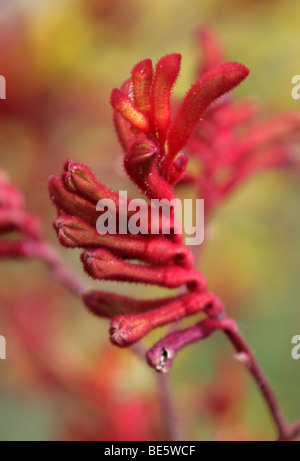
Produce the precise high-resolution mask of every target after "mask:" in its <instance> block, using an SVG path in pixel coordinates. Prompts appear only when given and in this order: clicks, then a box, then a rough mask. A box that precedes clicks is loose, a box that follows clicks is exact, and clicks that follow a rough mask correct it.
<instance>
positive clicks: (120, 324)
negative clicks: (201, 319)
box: [110, 293, 223, 347]
mask: <svg viewBox="0 0 300 461" xmlns="http://www.w3.org/2000/svg"><path fill="white" fill-rule="evenodd" d="M207 308H208V309H210V310H211V311H214V313H215V314H217V315H220V314H221V313H222V312H223V306H222V303H221V302H220V301H219V300H218V299H217V298H216V297H215V296H214V295H211V294H209V293H205V294H200V293H188V294H185V295H182V296H178V297H177V298H175V299H172V300H171V301H170V302H168V301H167V300H164V304H163V303H162V305H161V306H160V307H157V308H156V309H154V310H151V311H149V312H146V313H141V314H138V315H119V316H118V317H115V318H114V319H113V320H112V322H111V329H110V334H111V341H112V342H113V343H114V344H116V345H117V346H120V347H127V346H130V345H132V344H134V343H136V342H138V341H140V340H141V339H142V338H143V337H144V336H145V335H146V334H148V333H149V332H150V331H151V330H153V329H154V328H157V327H161V326H163V325H167V324H168V323H172V322H175V321H178V320H180V319H183V318H184V317H188V316H190V315H194V314H196V313H198V312H200V311H202V310H206V309H207Z"/></svg>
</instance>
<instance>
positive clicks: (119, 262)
mask: <svg viewBox="0 0 300 461" xmlns="http://www.w3.org/2000/svg"><path fill="white" fill-rule="evenodd" d="M180 62H181V56H180V55H179V54H170V55H167V56H165V57H163V58H162V59H160V60H159V62H158V63H157V65H156V67H155V69H153V65H152V62H151V60H150V59H146V60H144V61H141V62H139V63H138V64H137V65H136V66H135V67H134V69H133V70H132V74H131V77H130V78H129V79H128V80H127V81H126V82H125V83H124V84H123V86H122V88H121V89H120V90H119V89H114V90H113V91H112V95H111V104H112V107H113V109H114V122H115V127H116V130H117V133H118V136H119V140H120V142H121V144H122V146H123V149H124V152H125V155H124V168H125V171H126V172H127V174H128V176H129V177H130V179H131V180H132V181H133V182H134V183H135V184H136V185H137V186H138V187H139V188H140V190H141V191H142V192H143V194H144V195H145V196H146V197H147V198H148V199H158V200H163V199H165V200H168V201H169V202H171V201H172V200H173V199H175V195H174V191H173V189H174V186H175V184H176V183H178V182H179V181H181V180H182V178H183V177H184V175H185V173H186V168H187V163H188V156H187V155H186V154H185V153H183V152H181V150H182V148H183V147H184V146H185V145H186V144H187V142H188V141H189V139H190V137H191V135H192V134H193V133H194V130H195V128H196V126H197V125H198V123H199V120H200V118H201V117H202V114H203V112H204V111H205V110H206V109H207V107H208V106H209V105H210V104H211V103H212V102H213V101H215V100H216V99H217V98H219V97H221V96H222V95H224V94H225V93H227V92H228V91H230V90H232V89H233V88H234V87H235V86H237V85H238V84H239V83H240V82H241V81H242V80H244V79H245V77H246V76H247V75H248V73H249V72H248V69H247V68H246V67H244V66H243V65H241V64H238V63H225V64H222V65H220V66H218V67H216V68H215V69H213V70H211V71H210V72H208V73H206V74H204V75H203V76H201V77H200V78H199V79H198V80H197V81H196V83H195V84H194V85H193V86H192V87H191V89H190V90H189V91H188V93H187V94H186V96H185V98H184V100H183V101H182V103H181V105H180V107H179V109H178V111H177V115H176V117H175V118H174V120H173V121H172V113H171V102H170V93H171V90H172V88H173V85H174V83H175V81H176V79H177V76H178V74H179V70H180ZM49 190H50V196H51V199H52V201H53V202H54V204H55V206H56V209H57V214H58V216H57V219H56V220H55V221H54V228H55V230H56V232H57V234H58V238H59V241H60V243H61V244H62V245H63V246H65V247H69V248H82V249H84V252H83V253H82V256H81V260H82V263H83V266H84V269H85V271H86V272H87V273H88V274H89V275H90V276H91V277H92V278H94V279H96V280H110V281H121V282H129V283H141V284H151V285H155V286H159V287H166V288H181V293H180V294H177V295H175V296H172V297H168V298H160V299H155V300H137V299H133V298H129V297H125V296H122V295H118V294H111V293H106V292H103V291H96V290H95V291H91V292H87V293H85V294H83V299H84V302H85V304H86V306H87V307H88V308H89V310H90V311H92V312H93V313H94V314H96V315H98V316H102V317H107V318H112V320H111V328H110V334H111V341H112V342H113V343H114V344H116V345H118V346H120V347H126V346H130V345H132V344H134V343H136V342H137V341H139V340H141V339H142V338H143V337H144V336H145V335H146V334H148V333H149V332H150V331H151V330H153V329H154V328H157V327H160V326H163V325H166V324H169V323H172V322H175V321H178V320H180V319H182V318H184V317H187V316H190V315H194V314H196V313H199V312H200V311H204V312H205V313H206V314H207V315H208V316H209V317H210V319H208V320H207V321H204V323H202V322H200V324H197V326H196V327H194V330H195V331H196V330H197V331H198V332H199V331H200V330H201V335H202V336H201V335H200V336H201V337H207V336H209V335H210V334H211V333H212V332H213V331H215V330H216V329H220V328H225V327H224V326H223V324H222V320H218V318H219V317H220V316H222V314H223V306H222V303H221V302H220V301H219V300H218V298H216V297H215V296H214V295H213V294H210V293H208V292H207V286H206V280H205V278H204V276H203V275H202V274H201V273H200V272H198V271H197V270H196V269H195V266H194V260H193V255H192V253H191V251H190V249H189V248H188V247H187V246H186V245H184V243H183V236H182V235H178V234H177V233H175V232H170V234H169V235H165V234H163V233H162V232H158V234H156V235H154V234H153V233H151V229H150V232H149V233H148V234H143V233H141V234H138V235H133V234H130V233H129V234H126V235H123V234H122V233H121V232H118V230H120V229H121V228H124V222H122V221H124V220H128V213H122V210H124V209H125V208H126V207H127V205H128V204H127V203H126V201H125V199H124V200H122V201H121V199H120V197H119V195H118V194H117V193H116V192H114V191H112V190H110V189H108V188H107V187H105V186H104V185H103V184H101V183H100V182H98V181H97V179H96V178H95V176H94V174H93V173H92V172H91V171H90V169H89V168H88V167H86V166H84V165H81V164H79V163H76V162H74V161H71V160H69V161H67V162H66V163H65V165H64V169H63V173H62V176H61V178H57V177H51V178H50V180H49ZM103 199H109V200H112V201H113V203H114V204H115V207H116V209H117V210H118V211H119V213H118V220H119V222H118V226H117V232H116V233H114V234H109V233H107V234H105V235H100V234H99V233H98V232H97V230H96V223H97V220H98V218H99V216H101V213H102V212H101V211H98V208H97V203H98V202H99V200H103ZM149 206H150V205H149ZM126 211H127V210H126ZM160 218H161V220H163V217H160ZM160 218H159V219H160ZM171 219H173V221H172V223H171V225H173V226H175V218H174V215H173V216H172V218H171ZM126 224H127V222H125V226H126ZM161 224H162V223H161V221H160V223H159V225H158V227H159V229H160V230H161ZM183 288H184V289H183ZM194 330H193V328H192V329H191V330H188V331H187V330H179V331H178V332H176V334H175V335H171V336H170V337H167V339H166V340H167V342H168V344H169V343H170V344H169V346H168V349H166V348H165V347H164V346H161V342H160V343H159V344H158V345H157V348H155V349H151V351H150V352H149V354H148V362H149V363H150V365H152V366H154V367H155V368H156V369H157V370H158V371H167V370H168V369H169V366H167V364H166V363H165V362H166V361H164V357H165V354H166V352H165V351H166V350H171V349H172V351H173V355H172V358H173V356H174V352H175V351H177V350H179V349H180V348H181V347H183V346H184V345H186V344H188V343H189V342H192V341H193V340H196V339H193V338H196V337H197V334H196V335H195V334H194ZM187 336H188V338H187ZM200 336H199V334H198V339H199V338H200ZM172 344H173V346H172ZM154 347H155V346H154ZM153 350H155V351H157V350H159V354H157V353H153ZM169 358H170V357H169V356H168V359H169ZM169 363H170V360H169V361H168V365H169ZM163 365H166V366H163Z"/></svg>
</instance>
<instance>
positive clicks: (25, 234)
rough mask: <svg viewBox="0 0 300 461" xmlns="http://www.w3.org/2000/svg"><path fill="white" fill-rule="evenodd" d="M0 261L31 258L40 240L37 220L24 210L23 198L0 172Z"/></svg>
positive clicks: (0, 171) (2, 172)
mask: <svg viewBox="0 0 300 461" xmlns="http://www.w3.org/2000/svg"><path fill="white" fill-rule="evenodd" d="M0 236H1V238H0V259H5V258H26V257H29V256H32V252H33V248H34V246H35V244H36V243H37V242H39V241H40V238H41V228H40V223H39V221H38V219H37V218H36V217H35V216H33V215H31V214H29V213H28V212H27V210H26V208H25V203H24V197H23V194H22V193H21V192H20V190H19V189H18V188H17V187H16V186H14V185H12V184H11V183H10V182H9V180H8V177H7V175H6V174H5V173H4V171H2V170H0Z"/></svg>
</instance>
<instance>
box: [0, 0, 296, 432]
mask: <svg viewBox="0 0 300 461" xmlns="http://www.w3.org/2000/svg"><path fill="white" fill-rule="evenodd" d="M1 3H2V2H1ZM3 3H5V7H3V9H2V5H1V12H0V25H1V27H0V74H1V75H4V76H5V77H6V80H7V100H6V101H0V167H1V168H3V169H5V170H7V171H8V172H9V173H10V176H11V178H12V180H13V182H14V183H16V184H17V185H19V186H20V187H21V188H22V190H23V191H24V193H25V195H26V197H27V203H28V206H29V209H30V211H32V212H35V213H37V214H38V215H39V216H40V217H41V218H42V219H43V220H44V222H45V225H46V229H47V232H48V234H49V238H50V239H52V240H53V242H54V241H55V237H54V232H53V231H52V228H51V221H52V218H53V212H52V208H51V205H50V200H49V198H48V193H47V178H48V176H49V175H50V174H57V173H58V172H59V171H60V169H61V164H62V162H63V160H64V159H65V158H73V159H74V160H77V161H81V162H83V163H86V164H88V165H89V166H91V167H92V168H93V170H94V171H95V173H96V175H97V177H98V178H99V179H100V180H101V181H102V182H103V183H104V184H106V185H108V186H109V187H112V188H114V189H116V190H124V187H125V189H127V188H128V182H127V180H126V179H125V178H124V174H123V171H122V167H121V162H120V155H121V148H120V146H119V145H118V143H117V139H116V136H115V133H114V129H113V125H112V121H111V109H110V107H109V95H110V91H111V89H112V88H113V87H118V86H119V85H120V83H121V82H122V81H124V80H125V78H126V77H127V76H128V72H129V71H130V69H131V68H132V67H133V65H134V64H135V63H136V62H137V61H139V60H141V59H144V58H146V57H149V58H151V59H154V60H155V59H158V58H159V57H160V56H163V55H164V54H166V53H170V52H179V53H181V54H182V55H183V66H182V72H181V77H180V79H179V81H178V84H177V85H176V88H175V93H176V94H180V95H182V94H183V93H184V91H185V90H186V88H188V87H189V84H190V83H191V82H192V81H193V80H194V75H195V70H196V69H195V53H196V48H195V43H194V40H193V34H194V31H195V28H196V27H197V26H198V25H199V24H203V23H204V24H209V25H210V26H212V27H214V28H215V29H216V30H217V31H218V33H219V34H220V36H221V38H222V40H223V41H224V43H225V47H226V50H227V53H228V58H229V59H231V60H236V61H239V62H242V63H243V64H245V65H246V66H247V67H249V68H250V70H251V74H250V77H249V78H248V80H247V82H246V83H244V84H243V85H242V86H241V88H240V89H239V90H238V91H237V94H239V95H243V96H245V95H247V97H253V98H256V99H257V100H258V101H259V102H260V103H261V105H263V106H265V107H266V110H267V111H269V112H277V111H279V110H285V109H288V108H292V109H297V108H299V110H300V102H299V101H294V100H293V99H292V98H291V89H292V85H291V78H292V76H293V75H295V74H299V52H298V49H299V43H298V35H299V20H300V4H299V2H298V1H297V0H285V1H283V0H278V1H276V2H274V1H273V2H272V1H270V0H261V1H258V0H256V1H254V0H251V1H250V0H249V1H245V0H228V1H226V2H224V1H221V0H205V1H201V2H199V1H198V0H188V2H186V1H182V0H165V1H163V2H162V1H161V0H152V1H151V2H150V1H148V0H147V1H139V0H113V1H112V0H110V1H109V0H72V1H68V0H59V1H58V0H56V1H50V0H48V1H46V0H45V1H43V2H39V1H37V0H35V1H33V0H31V1H26V2H25V1H21V0H19V1H18V0H11V1H10V2H3ZM295 154H297V153H295ZM131 191H134V189H133V188H132V190H131ZM131 191H129V193H130V192H131ZM299 210H300V181H299V171H297V170H294V171H285V172H283V171H279V172H276V173H274V172H272V173H267V174H266V173H264V174H261V175H260V176H258V177H257V178H256V179H252V180H251V181H249V183H247V184H246V185H245V186H244V187H243V188H242V189H240V190H239V191H238V192H237V193H236V194H235V195H234V196H232V198H231V199H230V201H228V202H227V203H226V204H224V205H223V207H222V209H221V210H220V211H219V212H218V213H217V215H215V216H214V218H213V220H212V221H211V223H210V224H209V227H208V229H207V234H206V241H205V245H204V248H203V259H202V262H201V269H202V270H203V272H204V273H205V274H206V276H207V279H208V281H209V286H210V290H211V291H213V292H215V293H216V294H217V295H218V296H219V297H221V298H222V299H223V300H224V302H225V304H226V306H227V309H228V311H229V313H230V314H232V315H234V316H236V317H237V318H238V320H239V322H240V326H241V329H242V331H243V333H244V334H245V336H246V338H247V339H248V341H249V343H250V344H251V345H252V346H253V349H254V351H255V353H256V355H257V357H258V358H259V360H260V362H261V364H262V366H263V368H264V369H265V370H266V373H267V375H268V377H269V379H270V381H271V382H272V384H273V385H274V388H275V391H276V392H277V394H278V396H279V398H280V400H281V402H282V404H283V407H284V409H285V411H286V413H287V416H288V417H289V418H290V419H291V420H292V419H294V418H296V417H297V416H299V414H300V400H299V379H300V363H298V362H296V361H293V360H292V358H291V348H292V346H291V339H292V337H293V336H294V335H296V334H300V309H299V307H300V306H299V298H300V288H299V283H298V279H299V278H300V251H298V248H299V249H300V231H299V223H300V212H299ZM55 244H56V243H55ZM65 256H66V255H65ZM77 256H78V255H77V254H75V252H74V253H72V254H71V256H67V257H69V263H70V264H71V265H73V266H74V268H75V270H78V272H79V273H80V274H81V273H82V271H81V268H80V266H79V265H78V263H77V260H78V257H77ZM0 271H1V274H0V308H1V310H0V334H1V335H4V336H5V337H6V338H7V347H8V351H7V357H8V358H7V360H6V361H5V362H4V361H1V362H0V372H1V379H0V438H1V439H2V440H12V439H16V440H18V439H26V440H28V439H40V440H47V439H102V440H116V439H118V438H119V440H125V439H127V440H137V439H148V440H149V439H162V438H164V432H163V429H162V427H161V421H160V413H159V408H158V402H157V393H156V376H154V375H153V372H152V371H151V370H149V369H148V368H147V367H146V366H145V365H144V364H143V363H140V362H139V361H138V359H136V358H135V357H133V356H132V355H131V354H130V352H124V351H119V350H115V349H114V348H113V347H112V346H110V345H108V337H107V336H108V335H107V324H106V322H103V321H101V320H98V319H95V318H93V317H91V316H90V315H89V314H88V313H87V312H86V311H84V310H83V309H82V306H81V305H80V303H79V302H77V301H75V300H74V299H73V298H72V297H71V296H70V295H69V294H68V293H66V292H65V290H64V289H63V288H62V287H60V286H58V285H57V284H56V283H55V282H54V281H50V282H49V281H48V279H47V272H46V270H45V269H44V268H43V266H42V265H41V264H40V263H38V262H31V263H27V262H20V263H14V262H10V263H7V262H6V263H5V264H4V263H0ZM82 277H84V275H83V273H82ZM90 283H91V286H93V282H90ZM96 285H97V284H96ZM114 288H115V287H114ZM115 289H116V290H117V289H118V288H117V287H116V288H115ZM127 289H128V292H130V287H129V288H127ZM123 292H124V288H123ZM130 293H132V292H130ZM148 293H151V295H153V288H151V290H149V289H144V288H137V289H136V292H135V294H136V295H139V294H140V295H145V296H146V295H147V294H148ZM159 335H160V332H157V333H155V334H152V336H151V339H152V340H153V339H158V337H159ZM147 342H148V341H147V340H146V343H147ZM231 352H232V351H231V350H230V348H229V346H227V345H226V344H225V340H224V339H223V338H222V337H221V335H220V337H219V336H216V337H213V338H212V339H211V340H208V341H207V342H205V343H201V344H196V345H194V346H192V347H191V348H188V349H187V350H186V351H184V352H182V354H180V355H179V357H178V360H177V361H176V363H175V365H174V369H173V371H172V373H171V377H172V387H173V393H174V397H175V402H176V405H177V409H178V414H179V415H180V418H181V423H182V426H183V428H184V433H185V437H186V438H188V439H191V440H196V439H200V440H207V439H213V440H223V439H224V440H231V439H233V440H237V439H239V440H244V439H246V440H247V439H250V440H251V439H252V440H253V439H256V440H259V439H265V438H269V437H271V434H272V428H271V427H270V422H269V419H268V415H267V414H266V412H265V410H264V406H263V403H262V402H261V400H260V397H259V396H258V394H257V390H256V389H255V388H254V387H253V386H252V383H251V382H250V381H249V380H248V378H246V377H245V374H244V370H243V369H242V368H241V367H240V365H239V364H237V363H235V362H234V361H232V359H231ZM66 365H67V366H66ZM62 371H63V372H62ZM116 414H118V418H116V417H115V415H116Z"/></svg>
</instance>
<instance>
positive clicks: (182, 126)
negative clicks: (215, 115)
mask: <svg viewBox="0 0 300 461" xmlns="http://www.w3.org/2000/svg"><path fill="white" fill-rule="evenodd" d="M248 75H249V69H247V67H245V66H244V65H242V64H239V63H237V62H228V63H225V64H222V65H221V66H219V67H217V68H216V69H214V70H213V71H211V72H209V73H207V74H205V75H204V76H203V77H201V78H200V79H199V80H197V82H196V83H194V85H192V87H191V89H190V90H189V91H188V93H187V94H186V96H185V98H184V100H183V102H182V104H181V106H180V108H179V111H178V114H177V117H176V119H175V121H174V123H173V125H172V126H171V128H170V131H169V133H168V138H167V143H168V147H169V149H168V153H167V156H166V165H167V168H168V166H169V165H170V163H171V162H172V160H173V159H174V158H175V157H176V154H177V153H178V152H179V151H180V150H181V149H182V148H183V147H184V146H185V145H186V143H187V141H188V140H189V138H190V136H191V135H192V133H193V131H194V129H195V128H196V125H197V123H198V122H199V120H200V117H201V116H202V114H203V112H204V111H205V109H206V108H207V107H208V106H209V104H211V103H212V102H213V101H215V100H216V99H218V98H220V97H221V96H222V95H224V94H226V93H227V92H228V91H230V90H232V89H233V88H235V87H236V86H237V85H239V84H240V83H241V82H242V81H243V80H244V79H245V78H246V77H247V76H248Z"/></svg>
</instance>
